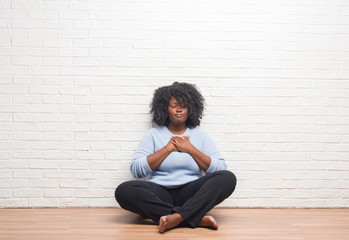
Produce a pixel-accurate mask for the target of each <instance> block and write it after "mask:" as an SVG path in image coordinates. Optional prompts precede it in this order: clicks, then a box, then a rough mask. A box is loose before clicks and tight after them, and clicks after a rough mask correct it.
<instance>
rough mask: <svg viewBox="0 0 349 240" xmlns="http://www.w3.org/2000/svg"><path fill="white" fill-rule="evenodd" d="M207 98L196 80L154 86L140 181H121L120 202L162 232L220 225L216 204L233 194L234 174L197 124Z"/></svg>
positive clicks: (136, 163)
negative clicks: (210, 213) (214, 213)
mask: <svg viewBox="0 0 349 240" xmlns="http://www.w3.org/2000/svg"><path fill="white" fill-rule="evenodd" d="M203 110H204V98H203V96H202V95H201V93H200V92H199V91H198V89H197V88H196V87H195V85H193V84H188V83H178V82H175V83H173V84H172V85H170V86H164V87H160V88H158V89H157V90H155V93H154V97H153V100H152V103H151V113H152V114H153V119H152V121H153V123H155V124H156V125H157V126H156V127H154V128H152V129H150V130H149V131H148V132H147V133H146V134H145V136H144V137H143V139H142V141H141V143H140V145H139V147H138V149H137V151H136V152H135V154H134V157H133V159H132V162H131V167H130V169H131V173H132V175H133V176H134V177H135V178H142V179H140V180H131V181H127V182H124V183H122V184H120V185H119V186H118V187H117V189H116V191H115V198H116V201H117V202H118V203H119V205H120V206H121V207H122V208H124V209H126V210H129V211H131V212H134V213H137V214H139V215H141V216H143V217H145V218H150V219H152V220H153V221H154V222H155V223H156V224H159V229H158V230H159V232H160V233H163V232H165V231H166V230H169V229H171V228H174V227H176V226H183V227H184V226H187V227H192V228H195V227H208V228H212V229H218V224H217V222H216V220H215V219H214V218H213V217H212V216H208V215H206V214H207V212H208V211H210V210H211V209H212V208H213V207H214V206H216V205H217V204H219V203H221V202H222V201H223V200H224V199H226V198H227V197H229V196H230V195H231V194H232V193H233V191H234V189H235V185H236V177H235V175H234V174H233V173H232V172H230V171H227V170H226V168H227V166H226V163H225V161H224V159H223V158H222V157H221V155H220V153H219V152H218V150H217V148H216V146H215V144H214V142H213V141H212V139H211V138H210V137H209V135H208V134H207V133H206V132H205V131H203V130H201V129H200V128H198V126H199V125H200V120H201V118H202V115H203Z"/></svg>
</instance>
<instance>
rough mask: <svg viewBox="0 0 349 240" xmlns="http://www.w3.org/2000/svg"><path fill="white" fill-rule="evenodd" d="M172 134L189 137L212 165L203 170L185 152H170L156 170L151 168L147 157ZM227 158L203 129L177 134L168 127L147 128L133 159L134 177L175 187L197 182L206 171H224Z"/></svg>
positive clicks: (163, 144)
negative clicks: (222, 155) (224, 157)
mask: <svg viewBox="0 0 349 240" xmlns="http://www.w3.org/2000/svg"><path fill="white" fill-rule="evenodd" d="M172 136H190V142H191V144H193V145H194V147H196V148H197V149H198V150H199V151H201V152H202V153H204V154H206V155H207V156H209V157H210V158H211V163H210V166H209V168H208V169H207V170H206V171H205V172H204V171H202V170H201V169H200V168H199V166H198V164H197V163H196V161H195V160H194V159H193V158H192V157H191V156H190V155H189V154H188V153H185V152H177V151H175V152H171V153H170V154H169V155H168V156H167V157H166V158H165V159H164V160H163V162H162V163H161V164H160V165H159V166H158V168H156V169H155V170H154V171H153V170H151V168H150V167H149V164H148V161H147V156H149V155H151V154H153V153H155V152H157V151H159V150H160V149H161V148H163V147H164V146H166V145H167V143H168V142H169V141H170V139H171V137H172ZM226 168H227V166H226V164H225V160H224V159H223V158H222V157H221V155H220V153H219V152H218V150H217V148H216V145H215V144H214V142H213V141H212V139H211V138H210V136H209V135H208V134H207V133H206V132H205V131H203V130H201V129H200V128H192V129H190V128H187V129H186V131H185V133H184V134H183V135H174V134H173V133H171V132H170V131H169V130H168V128H167V127H166V126H162V127H155V128H152V129H150V130H149V131H147V133H146V134H145V136H144V137H143V139H142V141H141V142H140V145H139V147H138V149H137V151H136V152H135V154H134V156H133V159H132V162H131V167H130V170H131V173H132V175H133V176H134V177H135V178H145V180H147V181H151V182H154V183H157V184H159V185H162V186H165V187H169V188H173V187H178V186H182V185H184V184H186V183H188V182H191V181H194V180H196V179H198V178H199V177H201V176H203V175H204V174H206V173H211V172H215V171H218V170H225V169H226Z"/></svg>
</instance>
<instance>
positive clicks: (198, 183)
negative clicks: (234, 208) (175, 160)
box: [115, 170, 236, 228]
mask: <svg viewBox="0 0 349 240" xmlns="http://www.w3.org/2000/svg"><path fill="white" fill-rule="evenodd" d="M235 186H236V177H235V175H234V174H233V173H232V172H229V171H227V170H223V171H216V172H213V173H210V174H207V175H205V176H202V177H200V178H199V179H197V180H194V181H192V182H189V183H187V184H185V185H183V186H180V187H177V188H166V187H163V186H161V185H158V184H156V183H153V182H149V181H145V180H131V181H127V182H124V183H122V184H120V185H119V186H118V187H117V188H116V190H115V199H116V201H117V202H118V203H119V205H120V206H121V207H122V208H124V209H126V210H129V211H131V212H134V213H137V214H139V215H141V216H142V217H144V218H150V219H152V220H153V222H155V223H156V224H159V220H160V217H162V216H165V215H169V214H172V213H179V214H180V215H181V216H182V217H183V218H184V221H183V224H182V225H183V226H189V227H192V228H194V227H196V226H197V224H198V223H199V222H200V221H201V219H202V218H203V217H204V216H205V215H206V213H207V212H208V211H210V210H211V209H212V208H213V207H214V206H216V205H217V204H219V203H221V202H222V201H223V200H224V199H226V198H227V197H229V196H230V195H231V194H232V193H233V191H234V190H235Z"/></svg>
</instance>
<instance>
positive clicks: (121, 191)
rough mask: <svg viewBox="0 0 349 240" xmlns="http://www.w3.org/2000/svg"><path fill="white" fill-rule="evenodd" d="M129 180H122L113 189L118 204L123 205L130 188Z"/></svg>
mask: <svg viewBox="0 0 349 240" xmlns="http://www.w3.org/2000/svg"><path fill="white" fill-rule="evenodd" d="M130 188H131V186H130V182H123V183H121V184H120V185H119V186H118V187H117V188H116V189H115V193H114V196H115V200H116V201H117V202H118V203H119V205H120V206H121V205H123V203H126V202H127V201H128V200H127V196H128V194H127V192H128V191H129V190H130Z"/></svg>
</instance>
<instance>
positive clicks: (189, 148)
mask: <svg viewBox="0 0 349 240" xmlns="http://www.w3.org/2000/svg"><path fill="white" fill-rule="evenodd" d="M189 140H190V139H189V137H187V136H184V137H172V138H171V142H172V143H173V144H174V145H175V146H176V148H177V149H178V150H179V151H181V152H186V153H188V154H190V155H191V156H192V158H194V160H195V161H196V163H197V164H198V165H199V167H200V168H201V169H202V170H204V171H206V170H207V169H208V168H209V166H210V164H211V158H210V157H209V156H207V155H206V154H204V153H202V152H201V151H199V150H198V149H197V148H196V147H194V145H193V144H191V142H190V141H189Z"/></svg>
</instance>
